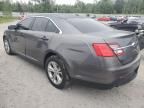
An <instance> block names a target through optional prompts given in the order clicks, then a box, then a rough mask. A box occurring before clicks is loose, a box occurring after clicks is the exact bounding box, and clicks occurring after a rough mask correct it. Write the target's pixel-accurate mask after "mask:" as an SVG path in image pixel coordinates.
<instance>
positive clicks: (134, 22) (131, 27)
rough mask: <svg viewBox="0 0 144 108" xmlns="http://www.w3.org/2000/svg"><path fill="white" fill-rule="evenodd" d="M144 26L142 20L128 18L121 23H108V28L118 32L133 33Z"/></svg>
mask: <svg viewBox="0 0 144 108" xmlns="http://www.w3.org/2000/svg"><path fill="white" fill-rule="evenodd" d="M143 24H144V18H143V17H142V18H139V17H132V18H131V17H130V18H128V19H124V20H122V21H117V22H112V23H109V26H111V27H113V28H115V29H118V30H125V31H132V32H135V31H136V30H137V29H139V28H140V27H141V26H143Z"/></svg>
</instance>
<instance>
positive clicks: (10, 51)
mask: <svg viewBox="0 0 144 108" xmlns="http://www.w3.org/2000/svg"><path fill="white" fill-rule="evenodd" d="M3 42H4V49H5V51H6V53H7V54H9V55H11V54H12V50H11V47H10V43H9V41H8V39H7V38H4V40H3Z"/></svg>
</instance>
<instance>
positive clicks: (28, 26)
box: [19, 17, 34, 28]
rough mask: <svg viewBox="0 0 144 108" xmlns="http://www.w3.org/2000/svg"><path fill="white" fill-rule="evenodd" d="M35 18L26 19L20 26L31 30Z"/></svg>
mask: <svg viewBox="0 0 144 108" xmlns="http://www.w3.org/2000/svg"><path fill="white" fill-rule="evenodd" d="M33 19H34V18H32V17H31V18H26V19H24V20H23V21H21V22H20V23H19V24H21V25H22V26H23V27H26V28H30V25H31V23H32V21H33Z"/></svg>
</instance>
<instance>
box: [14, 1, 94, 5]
mask: <svg viewBox="0 0 144 108" xmlns="http://www.w3.org/2000/svg"><path fill="white" fill-rule="evenodd" d="M13 1H20V2H28V1H29V0H13ZM80 1H83V2H85V3H93V1H94V0H80ZM75 2H76V0H56V3H57V4H68V5H73V4H74V3H75Z"/></svg>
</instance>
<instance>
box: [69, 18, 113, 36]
mask: <svg viewBox="0 0 144 108" xmlns="http://www.w3.org/2000/svg"><path fill="white" fill-rule="evenodd" d="M68 22H69V23H70V24H72V25H73V26H74V27H76V28H77V29H78V30H79V31H80V32H82V33H93V32H101V31H105V30H112V28H110V27H108V26H106V25H104V24H102V23H100V22H98V21H95V20H93V19H88V18H85V19H80V18H73V19H68Z"/></svg>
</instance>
